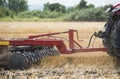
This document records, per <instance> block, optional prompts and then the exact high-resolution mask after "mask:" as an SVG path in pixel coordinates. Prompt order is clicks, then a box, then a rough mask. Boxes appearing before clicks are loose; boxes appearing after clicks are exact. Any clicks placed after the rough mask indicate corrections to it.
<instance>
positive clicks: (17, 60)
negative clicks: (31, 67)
mask: <svg viewBox="0 0 120 79" xmlns="http://www.w3.org/2000/svg"><path fill="white" fill-rule="evenodd" d="M8 62H9V66H10V68H12V69H26V68H27V59H26V57H25V56H24V55H22V54H20V53H15V54H12V55H11V56H10V57H9V58H8Z"/></svg>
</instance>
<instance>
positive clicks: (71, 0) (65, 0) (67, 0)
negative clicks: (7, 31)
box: [28, 0, 120, 7]
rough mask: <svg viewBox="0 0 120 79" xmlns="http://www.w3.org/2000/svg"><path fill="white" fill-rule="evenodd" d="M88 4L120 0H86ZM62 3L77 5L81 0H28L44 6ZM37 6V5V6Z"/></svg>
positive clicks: (104, 3)
mask: <svg viewBox="0 0 120 79" xmlns="http://www.w3.org/2000/svg"><path fill="white" fill-rule="evenodd" d="M86 1H87V3H88V4H94V5H95V7H99V6H104V5H106V4H116V3H119V2H120V0H86ZM47 2H49V3H57V2H58V3H60V4H62V5H65V6H67V7H72V6H75V5H77V4H78V3H79V2H80V0H28V5H37V6H38V5H39V6H43V4H45V3H47ZM37 6H36V7H37Z"/></svg>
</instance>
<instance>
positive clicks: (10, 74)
mask: <svg viewBox="0 0 120 79" xmlns="http://www.w3.org/2000/svg"><path fill="white" fill-rule="evenodd" d="M104 24H105V22H0V37H1V38H2V39H10V38H27V37H28V36H29V35H38V34H45V33H53V32H62V31H67V30H68V29H75V30H78V33H79V39H80V40H81V41H78V42H79V43H80V45H82V46H83V47H84V48H85V47H87V45H88V42H89V38H90V36H91V35H92V34H93V33H94V32H95V31H96V32H97V31H99V30H103V27H104ZM56 37H61V38H64V39H68V35H66V34H65V35H64V34H63V35H57V36H56ZM74 37H75V39H76V35H75V36H74ZM65 43H66V45H67V44H68V42H67V41H65ZM67 46H68V45H67ZM101 46H102V41H101V39H99V38H93V40H92V44H91V46H90V47H101ZM119 62H120V61H119V60H118V59H116V58H114V57H111V56H109V55H108V54H107V53H106V52H89V53H88V52H77V53H74V54H71V55H60V56H55V57H47V58H45V59H44V60H43V61H42V62H41V63H40V64H38V65H36V66H34V67H32V68H30V69H28V70H24V71H20V70H3V69H1V72H0V79H119V78H120V68H119V66H120V63H119Z"/></svg>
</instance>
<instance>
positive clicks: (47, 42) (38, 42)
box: [9, 29, 107, 54]
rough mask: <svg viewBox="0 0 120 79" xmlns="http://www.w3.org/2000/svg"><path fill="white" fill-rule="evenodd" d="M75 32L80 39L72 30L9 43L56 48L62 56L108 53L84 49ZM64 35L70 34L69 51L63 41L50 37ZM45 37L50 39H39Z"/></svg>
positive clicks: (94, 49) (97, 49) (95, 49)
mask: <svg viewBox="0 0 120 79" xmlns="http://www.w3.org/2000/svg"><path fill="white" fill-rule="evenodd" d="M74 32H76V34H77V39H78V32H77V30H73V29H70V30H69V31H65V32H56V33H50V34H41V35H35V36H29V38H28V39H24V40H9V42H10V45H12V46H27V45H29V46H56V47H57V49H58V50H59V51H60V53H62V54H72V53H75V52H96V51H107V49H106V48H83V47H82V46H81V45H80V44H78V43H77V42H76V41H75V40H74ZM64 33H68V35H69V48H68V49H67V47H66V45H65V43H64V42H63V40H62V39H55V38H49V36H51V35H56V34H64ZM43 36H48V37H47V38H39V37H43ZM36 38H37V39H36ZM75 44H76V45H77V46H78V47H79V48H78V49H75Z"/></svg>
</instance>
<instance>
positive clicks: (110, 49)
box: [102, 38, 116, 57]
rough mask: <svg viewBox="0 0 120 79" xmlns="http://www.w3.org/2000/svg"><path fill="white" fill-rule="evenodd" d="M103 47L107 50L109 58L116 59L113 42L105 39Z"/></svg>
mask: <svg viewBox="0 0 120 79" xmlns="http://www.w3.org/2000/svg"><path fill="white" fill-rule="evenodd" d="M102 41H103V45H104V46H105V47H106V48H107V54H108V55H109V56H112V57H115V56H116V54H115V53H114V48H113V46H112V44H111V41H110V39H109V38H103V40H102Z"/></svg>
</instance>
